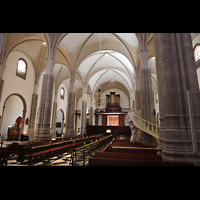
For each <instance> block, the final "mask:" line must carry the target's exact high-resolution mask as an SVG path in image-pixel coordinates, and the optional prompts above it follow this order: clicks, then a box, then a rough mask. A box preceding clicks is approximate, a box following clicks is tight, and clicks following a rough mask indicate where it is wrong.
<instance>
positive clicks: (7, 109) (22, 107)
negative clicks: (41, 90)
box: [1, 93, 27, 140]
mask: <svg viewBox="0 0 200 200" xmlns="http://www.w3.org/2000/svg"><path fill="white" fill-rule="evenodd" d="M26 108H27V106H26V102H25V99H24V98H23V97H22V96H21V95H20V94H17V93H16V94H11V95H9V96H8V97H7V98H6V100H5V102H4V106H3V112H2V124H1V134H2V135H3V137H4V138H5V139H9V140H19V138H20V135H21V134H23V130H24V121H25V117H26V110H27V109H26ZM19 118H21V119H20V120H19ZM17 119H18V120H19V121H20V123H19V124H18V126H19V127H16V124H15V123H16V120H17ZM8 129H9V131H11V132H12V133H11V134H10V135H13V137H12V136H10V137H8ZM14 135H15V136H14Z"/></svg>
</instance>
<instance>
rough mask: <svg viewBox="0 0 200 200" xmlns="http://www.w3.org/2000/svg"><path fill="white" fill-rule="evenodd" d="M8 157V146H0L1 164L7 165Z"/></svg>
mask: <svg viewBox="0 0 200 200" xmlns="http://www.w3.org/2000/svg"><path fill="white" fill-rule="evenodd" d="M7 158H8V152H7V148H5V147H1V148H0V166H6V165H7Z"/></svg>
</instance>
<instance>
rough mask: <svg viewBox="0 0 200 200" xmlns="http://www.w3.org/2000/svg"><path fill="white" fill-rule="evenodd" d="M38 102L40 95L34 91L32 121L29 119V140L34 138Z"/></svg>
mask: <svg viewBox="0 0 200 200" xmlns="http://www.w3.org/2000/svg"><path fill="white" fill-rule="evenodd" d="M37 102H38V95H37V94H35V93H34V94H33V95H32V103H31V113H30V121H29V128H28V134H29V140H31V139H33V137H34V127H35V117H36V111H37Z"/></svg>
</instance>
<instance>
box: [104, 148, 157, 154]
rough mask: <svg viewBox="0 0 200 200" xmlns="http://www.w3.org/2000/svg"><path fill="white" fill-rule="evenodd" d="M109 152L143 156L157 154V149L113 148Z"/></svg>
mask: <svg viewBox="0 0 200 200" xmlns="http://www.w3.org/2000/svg"><path fill="white" fill-rule="evenodd" d="M107 151H108V152H118V153H143V154H157V151H158V150H157V149H156V148H139V147H135V148H128V147H112V148H109V149H108V150H107Z"/></svg>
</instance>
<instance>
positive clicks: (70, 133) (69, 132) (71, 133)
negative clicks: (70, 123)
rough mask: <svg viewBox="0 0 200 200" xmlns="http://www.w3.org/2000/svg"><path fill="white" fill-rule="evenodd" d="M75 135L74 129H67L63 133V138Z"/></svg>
mask: <svg viewBox="0 0 200 200" xmlns="http://www.w3.org/2000/svg"><path fill="white" fill-rule="evenodd" d="M75 136H76V133H75V131H74V130H73V129H71V130H70V129H69V130H67V131H66V132H65V134H64V138H66V137H75Z"/></svg>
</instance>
